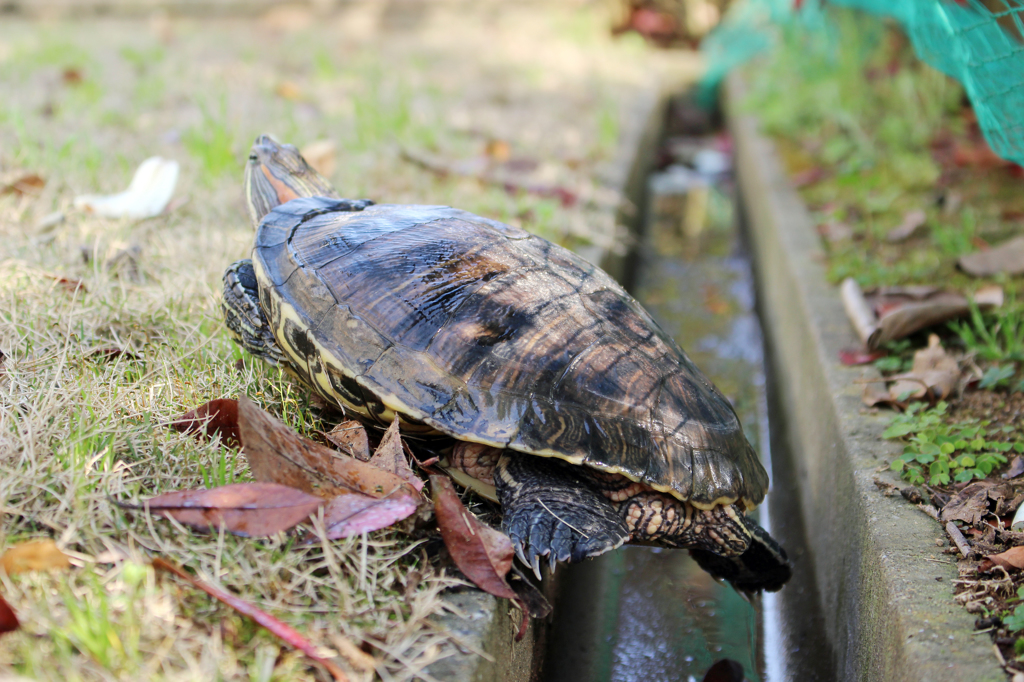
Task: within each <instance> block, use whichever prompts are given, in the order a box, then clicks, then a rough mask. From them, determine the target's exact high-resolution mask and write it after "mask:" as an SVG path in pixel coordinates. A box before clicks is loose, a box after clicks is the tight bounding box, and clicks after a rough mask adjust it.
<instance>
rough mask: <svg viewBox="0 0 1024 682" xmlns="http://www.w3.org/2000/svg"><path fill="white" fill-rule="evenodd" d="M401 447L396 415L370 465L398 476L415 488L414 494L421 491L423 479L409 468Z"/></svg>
mask: <svg viewBox="0 0 1024 682" xmlns="http://www.w3.org/2000/svg"><path fill="white" fill-rule="evenodd" d="M402 445H403V444H402V436H401V434H400V433H399V431H398V415H397V414H396V415H395V418H394V420H393V421H392V422H391V426H389V427H388V430H387V431H386V432H385V433H384V437H383V438H381V439H380V445H378V446H377V451H376V452H374V453H373V457H371V458H370V464H372V465H374V466H375V467H377V468H379V469H383V470H384V471H387V472H390V473H392V474H394V475H396V476H398V477H399V478H401V479H402V480H403V481H406V482H407V483H409V485H411V486H412V487H413V488H415V489H416V492H419V491H421V490H423V479H422V478H420V477H419V476H417V475H416V474H415V473H414V472H413V470H412V469H410V468H409V460H408V459H406V458H405V451H404V449H403V447H402Z"/></svg>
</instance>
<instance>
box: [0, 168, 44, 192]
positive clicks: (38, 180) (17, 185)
mask: <svg viewBox="0 0 1024 682" xmlns="http://www.w3.org/2000/svg"><path fill="white" fill-rule="evenodd" d="M45 186H46V180H45V179H43V177H42V176H40V175H36V174H35V173H27V174H24V175H19V176H17V177H15V178H12V179H10V180H8V181H6V182H4V183H3V184H0V194H19V195H21V196H36V195H37V194H39V193H40V192H41V191H42V189H43V187H45Z"/></svg>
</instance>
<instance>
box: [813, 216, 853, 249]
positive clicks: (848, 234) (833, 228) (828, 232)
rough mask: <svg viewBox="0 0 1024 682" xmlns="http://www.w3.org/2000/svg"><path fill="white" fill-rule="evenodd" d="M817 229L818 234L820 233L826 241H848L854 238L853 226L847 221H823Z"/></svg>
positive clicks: (834, 242) (835, 242) (832, 242)
mask: <svg viewBox="0 0 1024 682" xmlns="http://www.w3.org/2000/svg"><path fill="white" fill-rule="evenodd" d="M817 229H818V234H820V235H821V236H822V237H823V238H824V239H825V241H827V242H829V243H831V244H837V243H839V242H846V241H850V240H851V239H853V228H852V227H850V226H849V225H848V224H847V223H844V222H841V221H832V222H827V223H822V224H821V225H818V228H817Z"/></svg>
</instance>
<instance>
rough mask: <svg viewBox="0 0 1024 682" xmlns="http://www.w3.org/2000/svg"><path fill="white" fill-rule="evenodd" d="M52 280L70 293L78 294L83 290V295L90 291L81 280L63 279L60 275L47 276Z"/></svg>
mask: <svg viewBox="0 0 1024 682" xmlns="http://www.w3.org/2000/svg"><path fill="white" fill-rule="evenodd" d="M47 277H49V278H50V279H52V280H53V281H55V282H56V283H57V285H58V286H60V288H62V289H64V291H67V292H68V293H71V294H73V293H76V292H77V291H79V290H81V291H82V293H83V294H84V293H87V292H88V291H89V290H88V289H86V288H85V284H83V283H82V280H80V279H74V278H72V277H61V276H60V275H47Z"/></svg>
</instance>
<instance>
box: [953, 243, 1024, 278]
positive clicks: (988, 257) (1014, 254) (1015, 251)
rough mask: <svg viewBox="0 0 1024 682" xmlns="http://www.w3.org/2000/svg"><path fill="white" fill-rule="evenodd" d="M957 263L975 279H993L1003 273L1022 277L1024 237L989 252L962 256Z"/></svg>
mask: <svg viewBox="0 0 1024 682" xmlns="http://www.w3.org/2000/svg"><path fill="white" fill-rule="evenodd" d="M956 263H957V266H959V268H960V269H961V270H963V271H964V272H966V273H967V274H968V275H973V276H975V277H991V276H992V275H996V274H999V273H1001V272H1005V273H1006V274H1008V275H1020V274H1022V273H1024V237H1014V238H1013V239H1011V240H1009V241H1005V242H1003V243H1002V244H999V245H998V246H994V247H992V248H991V249H988V250H987V251H979V252H977V253H970V254H967V255H966V256H960V259H959V260H958V261H957V262H956Z"/></svg>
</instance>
